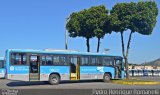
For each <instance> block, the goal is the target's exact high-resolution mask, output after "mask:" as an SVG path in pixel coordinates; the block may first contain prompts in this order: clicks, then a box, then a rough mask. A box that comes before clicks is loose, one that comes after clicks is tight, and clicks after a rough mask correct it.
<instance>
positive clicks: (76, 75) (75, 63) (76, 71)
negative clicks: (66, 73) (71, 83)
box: [70, 57, 80, 80]
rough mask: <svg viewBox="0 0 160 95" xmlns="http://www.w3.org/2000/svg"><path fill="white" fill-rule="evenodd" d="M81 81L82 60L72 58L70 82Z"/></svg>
mask: <svg viewBox="0 0 160 95" xmlns="http://www.w3.org/2000/svg"><path fill="white" fill-rule="evenodd" d="M79 79H80V58H78V57H71V58H70V80H79Z"/></svg>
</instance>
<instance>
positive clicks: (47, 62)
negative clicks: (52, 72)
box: [46, 56, 53, 65]
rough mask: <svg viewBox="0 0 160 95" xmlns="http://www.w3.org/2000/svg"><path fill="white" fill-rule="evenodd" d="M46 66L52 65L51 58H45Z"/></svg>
mask: <svg viewBox="0 0 160 95" xmlns="http://www.w3.org/2000/svg"><path fill="white" fill-rule="evenodd" d="M46 65H53V61H52V56H46Z"/></svg>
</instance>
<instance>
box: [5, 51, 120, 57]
mask: <svg viewBox="0 0 160 95" xmlns="http://www.w3.org/2000/svg"><path fill="white" fill-rule="evenodd" d="M7 51H8V52H22V53H43V54H75V55H95V56H111V57H116V58H122V57H121V56H113V55H107V54H105V53H90V52H78V51H72V50H51V51H50V50H35V49H7Z"/></svg>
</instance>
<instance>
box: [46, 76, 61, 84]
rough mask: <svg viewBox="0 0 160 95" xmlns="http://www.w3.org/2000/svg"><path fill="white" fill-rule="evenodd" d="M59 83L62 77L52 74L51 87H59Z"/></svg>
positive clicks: (50, 77)
mask: <svg viewBox="0 0 160 95" xmlns="http://www.w3.org/2000/svg"><path fill="white" fill-rule="evenodd" d="M59 82H60V77H59V75H57V74H51V75H50V76H49V83H50V84H51V85H57V84H59Z"/></svg>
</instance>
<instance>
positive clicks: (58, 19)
mask: <svg viewBox="0 0 160 95" xmlns="http://www.w3.org/2000/svg"><path fill="white" fill-rule="evenodd" d="M131 1H132V2H137V1H139V0H0V56H4V55H5V51H6V49H48V48H49V49H65V45H64V44H65V24H66V18H67V17H69V15H70V14H71V13H73V12H78V11H81V10H83V9H88V8H90V7H92V6H98V5H105V6H106V8H107V9H109V10H111V9H112V7H113V6H114V5H115V4H116V3H122V2H131ZM156 3H157V5H158V8H159V10H160V0H156ZM159 13H160V11H159ZM159 28H160V14H158V17H157V23H156V26H155V28H154V30H153V33H152V35H150V36H144V35H141V34H138V33H134V34H133V36H132V40H131V47H130V51H129V62H130V63H137V64H139V63H143V62H145V61H146V62H147V61H152V60H155V59H157V58H160V44H159V41H160V29H159ZM128 35H129V31H128V32H126V33H125V35H124V37H125V42H126V41H127V40H128V39H127V38H128ZM90 45H91V52H96V47H97V39H96V38H92V39H91V40H90ZM68 48H69V49H70V50H78V51H81V52H86V50H87V48H86V39H84V38H81V37H77V38H70V37H69V38H68ZM104 49H109V51H108V52H106V53H107V54H108V55H120V56H122V49H121V39H120V34H119V33H114V32H113V33H112V34H111V35H106V36H105V37H104V39H102V40H101V46H100V53H104V52H105V51H104Z"/></svg>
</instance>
